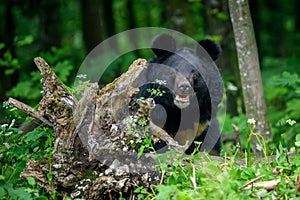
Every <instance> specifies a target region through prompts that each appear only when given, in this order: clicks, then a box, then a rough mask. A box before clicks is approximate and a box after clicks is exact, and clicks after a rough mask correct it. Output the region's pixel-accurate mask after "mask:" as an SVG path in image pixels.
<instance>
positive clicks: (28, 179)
mask: <svg viewBox="0 0 300 200" xmlns="http://www.w3.org/2000/svg"><path fill="white" fill-rule="evenodd" d="M27 182H28V184H29V185H31V186H35V184H36V183H35V180H34V178H33V177H31V176H29V177H27Z"/></svg>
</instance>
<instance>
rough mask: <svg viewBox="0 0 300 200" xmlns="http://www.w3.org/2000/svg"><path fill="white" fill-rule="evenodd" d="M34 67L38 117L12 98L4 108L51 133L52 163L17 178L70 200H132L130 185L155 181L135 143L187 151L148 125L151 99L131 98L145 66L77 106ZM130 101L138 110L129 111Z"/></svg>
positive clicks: (149, 158)
mask: <svg viewBox="0 0 300 200" xmlns="http://www.w3.org/2000/svg"><path fill="white" fill-rule="evenodd" d="M34 61H35V64H36V65H37V67H38V68H39V70H40V71H41V74H42V80H41V84H42V85H43V98H42V100H41V101H40V104H39V109H38V111H36V110H34V109H33V108H31V107H30V106H27V105H25V104H23V103H22V102H19V101H17V100H15V99H12V98H10V99H9V103H10V104H12V105H13V106H15V107H17V108H19V109H21V110H22V111H24V112H25V113H26V114H27V115H29V116H32V117H34V118H36V119H39V120H41V121H42V122H44V123H45V124H47V125H49V126H51V127H53V129H54V132H55V146H54V151H53V155H52V159H51V161H49V160H48V159H47V160H40V161H31V160H29V161H28V162H27V166H26V169H25V170H24V171H23V172H22V174H21V176H22V177H29V176H32V177H34V178H35V180H36V182H37V183H38V184H40V185H42V186H43V187H45V188H46V190H47V191H48V192H50V193H51V192H53V191H54V190H56V191H57V192H58V193H59V194H61V195H67V196H70V197H72V198H81V197H82V198H85V199H118V198H119V197H120V196H123V197H126V198H127V199H134V194H133V190H134V185H135V186H136V185H139V186H141V185H143V186H145V187H148V186H149V185H150V184H152V183H158V181H159V176H160V175H159V174H158V173H157V172H156V171H155V157H156V156H155V155H154V154H147V153H144V154H143V155H142V156H141V157H140V158H139V159H137V151H138V148H139V147H140V146H141V143H140V142H135V141H140V140H139V139H142V138H143V137H149V136H151V137H153V138H154V141H155V140H163V141H165V142H166V143H167V144H168V145H169V147H171V148H173V149H174V150H175V151H177V152H184V151H185V149H186V148H187V146H186V145H184V146H181V145H179V144H178V143H177V142H176V141H175V140H174V139H173V138H172V137H170V136H169V135H168V134H167V133H166V132H165V131H164V130H162V129H161V128H159V127H157V126H156V125H155V124H153V123H152V122H151V121H150V120H149V113H150V111H151V109H152V108H153V107H154V106H155V103H154V101H153V99H146V100H135V99H134V98H133V96H134V94H136V93H137V92H138V89H137V88H135V87H134V85H135V82H136V81H137V79H138V77H139V75H140V73H141V72H142V70H143V69H144V68H145V67H146V60H144V59H138V60H136V61H135V62H134V63H133V64H132V65H131V66H130V68H129V70H128V71H127V72H126V73H124V74H123V75H122V76H120V77H119V78H117V79H115V80H114V81H113V82H112V83H110V84H108V85H106V86H105V87H104V88H102V89H101V90H100V89H99V87H98V84H96V83H95V84H92V86H91V87H89V88H87V89H86V91H85V92H84V94H83V95H82V98H81V99H80V100H79V101H78V100H77V99H76V98H75V97H74V96H73V95H72V94H71V92H69V91H68V89H67V88H66V87H65V85H64V84H63V83H62V82H61V81H60V80H59V78H58V77H57V76H56V75H55V73H54V72H53V71H52V70H51V68H50V66H49V65H48V64H47V63H46V62H45V61H44V60H43V59H42V58H35V59H34ZM133 101H135V102H134V103H136V104H139V109H136V110H134V109H130V108H129V107H128V106H129V105H133V104H132V103H133ZM141 117H142V118H144V119H147V121H148V122H147V124H146V125H139V124H138V123H136V121H137V120H138V119H139V118H141ZM141 133H143V134H141ZM49 175H51V176H52V179H49Z"/></svg>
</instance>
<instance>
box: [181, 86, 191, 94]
mask: <svg viewBox="0 0 300 200" xmlns="http://www.w3.org/2000/svg"><path fill="white" fill-rule="evenodd" d="M178 88H179V90H180V91H181V92H182V93H183V94H190V93H191V91H192V87H191V86H190V85H188V84H182V85H179V87H178Z"/></svg>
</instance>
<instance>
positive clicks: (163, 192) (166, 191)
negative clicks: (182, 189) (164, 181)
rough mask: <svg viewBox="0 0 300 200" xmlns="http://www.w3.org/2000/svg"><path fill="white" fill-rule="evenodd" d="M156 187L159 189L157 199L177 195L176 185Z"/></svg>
mask: <svg viewBox="0 0 300 200" xmlns="http://www.w3.org/2000/svg"><path fill="white" fill-rule="evenodd" d="M156 188H157V190H158V195H157V197H156V198H157V200H167V199H170V198H171V197H174V196H175V194H176V192H177V190H178V189H177V187H176V186H175V185H158V186H157V187H156Z"/></svg>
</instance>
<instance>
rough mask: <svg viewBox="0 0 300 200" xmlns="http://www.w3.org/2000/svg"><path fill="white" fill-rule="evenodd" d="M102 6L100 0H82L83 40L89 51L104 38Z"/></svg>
mask: <svg viewBox="0 0 300 200" xmlns="http://www.w3.org/2000/svg"><path fill="white" fill-rule="evenodd" d="M100 8H101V1H100V0H81V12H82V13H81V14H82V31H83V40H84V45H85V49H86V51H87V52H90V51H91V50H93V49H94V47H95V46H97V45H98V44H99V43H100V42H101V41H102V40H103V35H102V27H101V21H100V19H101V15H100V11H101V10H100Z"/></svg>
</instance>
